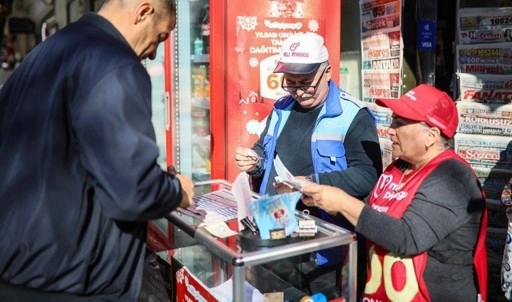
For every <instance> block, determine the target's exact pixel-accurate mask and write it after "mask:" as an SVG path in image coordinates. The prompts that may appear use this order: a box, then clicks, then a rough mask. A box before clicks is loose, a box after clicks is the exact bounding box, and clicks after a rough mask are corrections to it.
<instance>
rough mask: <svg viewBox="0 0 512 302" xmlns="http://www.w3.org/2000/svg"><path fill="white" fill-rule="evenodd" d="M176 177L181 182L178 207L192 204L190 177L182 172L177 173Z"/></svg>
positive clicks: (192, 193)
mask: <svg viewBox="0 0 512 302" xmlns="http://www.w3.org/2000/svg"><path fill="white" fill-rule="evenodd" d="M176 177H177V178H178V179H179V181H180V184H181V191H182V192H183V193H182V196H181V203H180V208H188V207H189V206H191V205H193V204H194V201H193V200H192V198H193V197H194V183H193V182H192V179H191V178H190V177H188V176H186V175H183V174H177V175H176Z"/></svg>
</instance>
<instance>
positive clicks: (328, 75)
mask: <svg viewBox="0 0 512 302" xmlns="http://www.w3.org/2000/svg"><path fill="white" fill-rule="evenodd" d="M324 74H325V79H327V81H329V80H330V79H331V77H332V66H331V64H329V65H327V67H326V68H325V71H324Z"/></svg>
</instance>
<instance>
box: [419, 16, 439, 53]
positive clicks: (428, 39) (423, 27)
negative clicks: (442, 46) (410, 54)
mask: <svg viewBox="0 0 512 302" xmlns="http://www.w3.org/2000/svg"><path fill="white" fill-rule="evenodd" d="M418 49H419V50H421V51H431V50H435V49H436V23H435V22H434V20H420V22H419V26H418Z"/></svg>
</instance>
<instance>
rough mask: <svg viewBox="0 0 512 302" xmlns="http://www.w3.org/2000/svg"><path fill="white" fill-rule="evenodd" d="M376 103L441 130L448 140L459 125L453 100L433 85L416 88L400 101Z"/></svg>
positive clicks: (404, 116)
mask: <svg viewBox="0 0 512 302" xmlns="http://www.w3.org/2000/svg"><path fill="white" fill-rule="evenodd" d="M375 103H377V105H380V106H383V107H387V108H389V109H391V110H392V111H393V113H394V114H395V115H397V116H399V117H403V118H405V119H409V120H413V121H418V122H425V123H427V124H428V125H429V126H431V127H436V128H439V130H440V131H441V133H442V134H443V135H444V136H446V137H447V138H452V137H453V135H454V134H455V131H457V127H458V125H459V114H458V112H457V107H456V106H455V103H454V102H453V100H452V98H450V97H449V96H448V94H446V93H445V92H443V91H441V90H439V89H437V88H435V87H433V86H431V85H427V84H421V85H419V86H416V87H415V88H413V89H411V90H410V91H408V92H407V93H406V94H404V95H402V96H401V97H400V98H399V99H398V100H396V99H377V100H376V101H375Z"/></svg>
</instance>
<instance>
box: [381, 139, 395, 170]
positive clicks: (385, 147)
mask: <svg viewBox="0 0 512 302" xmlns="http://www.w3.org/2000/svg"><path fill="white" fill-rule="evenodd" d="M379 143H380V153H381V157H382V167H383V168H386V167H387V166H389V164H390V163H391V162H392V161H393V147H392V143H393V142H392V141H391V140H390V139H389V138H379Z"/></svg>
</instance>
